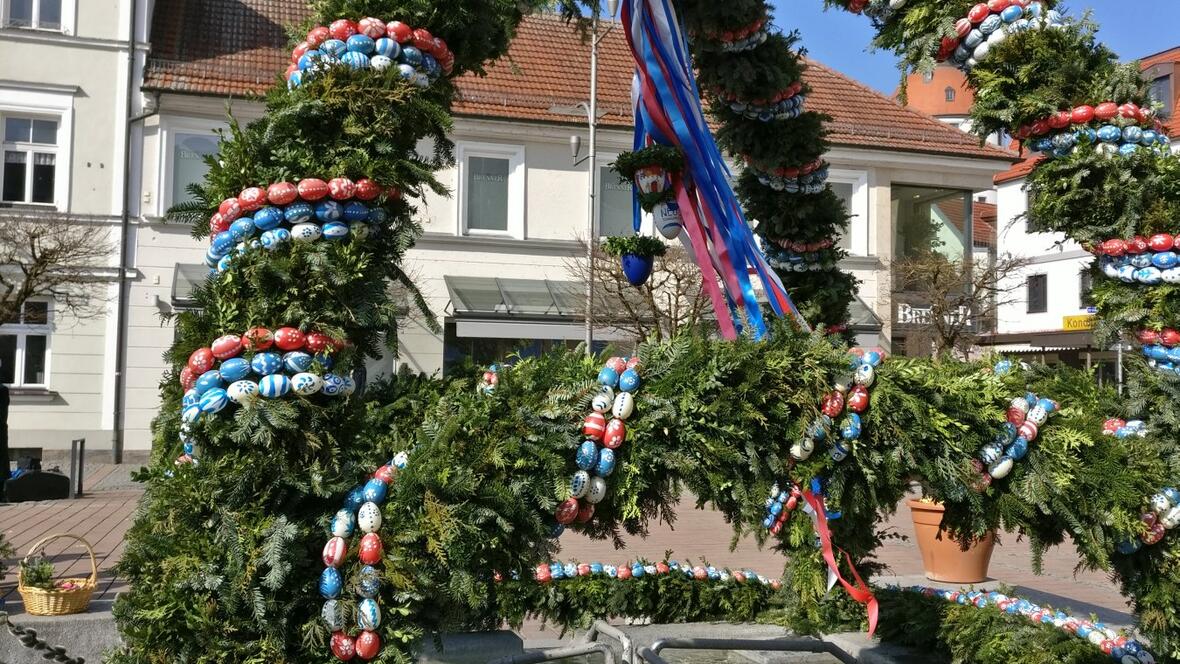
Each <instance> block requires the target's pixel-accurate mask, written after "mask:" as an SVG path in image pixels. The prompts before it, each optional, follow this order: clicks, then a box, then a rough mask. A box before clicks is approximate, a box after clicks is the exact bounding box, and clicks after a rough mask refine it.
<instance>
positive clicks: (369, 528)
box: [356, 501, 381, 533]
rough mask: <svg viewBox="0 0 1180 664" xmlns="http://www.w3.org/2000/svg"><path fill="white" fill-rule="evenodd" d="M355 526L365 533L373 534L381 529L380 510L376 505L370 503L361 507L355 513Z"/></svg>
mask: <svg viewBox="0 0 1180 664" xmlns="http://www.w3.org/2000/svg"><path fill="white" fill-rule="evenodd" d="M356 525H358V526H360V529H361V531H362V532H365V533H375V532H377V531H378V530H380V529H381V508H380V507H377V503H374V502H371V501H370V502H367V503H365V504H364V505H361V508H360V509H359V510H357V513H356Z"/></svg>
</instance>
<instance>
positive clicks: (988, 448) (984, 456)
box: [979, 443, 1004, 466]
mask: <svg viewBox="0 0 1180 664" xmlns="http://www.w3.org/2000/svg"><path fill="white" fill-rule="evenodd" d="M1002 456H1004V446H1003V445H1002V444H1000V443H988V444H987V445H984V446H983V449H981V450H980V451H979V460H980V461H983V462H984V463H986V464H988V465H989V466H990V465H991V464H993V463H995V462H996V461H999V459H1000V457H1002Z"/></svg>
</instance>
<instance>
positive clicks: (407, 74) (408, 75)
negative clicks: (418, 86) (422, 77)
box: [397, 62, 417, 80]
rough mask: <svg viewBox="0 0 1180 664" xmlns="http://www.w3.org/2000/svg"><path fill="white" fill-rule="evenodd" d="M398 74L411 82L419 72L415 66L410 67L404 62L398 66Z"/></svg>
mask: <svg viewBox="0 0 1180 664" xmlns="http://www.w3.org/2000/svg"><path fill="white" fill-rule="evenodd" d="M397 73H398V76H401V77H402V78H403V79H405V80H410V79H412V78H414V74H416V73H417V71H416V70H415V69H414V67H413V65H408V64H406V63H404V62H403V63H402V64H400V65H398V66H397Z"/></svg>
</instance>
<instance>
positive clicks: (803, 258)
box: [765, 245, 836, 272]
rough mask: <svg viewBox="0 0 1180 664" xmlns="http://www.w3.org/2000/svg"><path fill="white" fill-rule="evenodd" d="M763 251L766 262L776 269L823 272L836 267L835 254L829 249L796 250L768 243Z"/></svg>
mask: <svg viewBox="0 0 1180 664" xmlns="http://www.w3.org/2000/svg"><path fill="white" fill-rule="evenodd" d="M765 253H766V262H768V263H770V266H771V267H773V268H775V269H776V270H784V271H792V272H823V271H830V270H835V269H836V256H835V253H834V252H832V251H831V250H817V251H805V252H796V251H792V250H790V249H783V248H780V247H776V246H774V245H770V246H768V247H766V251H765Z"/></svg>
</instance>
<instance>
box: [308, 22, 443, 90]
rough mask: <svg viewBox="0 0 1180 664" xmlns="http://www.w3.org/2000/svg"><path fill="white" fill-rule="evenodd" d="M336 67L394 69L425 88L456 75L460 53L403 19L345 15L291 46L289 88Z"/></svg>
mask: <svg viewBox="0 0 1180 664" xmlns="http://www.w3.org/2000/svg"><path fill="white" fill-rule="evenodd" d="M334 66H347V67H349V68H351V69H374V70H377V71H384V70H387V69H391V70H393V71H395V72H396V73H397V74H398V76H400V77H401V78H402V79H405V80H407V81H409V82H410V83H412V84H413V85H415V86H417V87H420V88H424V87H426V86H428V85H430V84H431V83H432V82H434V81H437V80H438V79H439V78H441V77H442V76H447V75H450V74H451V72H452V71H453V70H454V67H455V54H454V53H453V52H451V50H450V49H449V48H447V44H446V42H444V41H443V40H441V39H439V38H438V37H435V36H434V35H432V34H430V31H429V30H426V29H425V28H418V29H416V30H415V29H413V28H411V27H410V26H409V25H406V24H405V23H402V22H401V21H390V22H388V23H386V22H385V21H382V20H381V19H377V18H372V17H367V18H362V19H360V20H359V21H355V22H354V21H351V20H349V19H345V18H342V19H338V20H335V21H333V22H332V23H331V25H329V26H327V27H325V26H322V25H319V26H316V27H314V28H312V29H311V30H310V31H309V32H308V33H307V37H306V38H305V39H304V40H303V41H302V42H300V43H299V44H298V45H296V46H295V48H294V49H293V50H292V51H291V64H290V66H288V67H287V73H286V79H287V87H288V88H292V89H293V88H297V87H299V86H300V85H302V84H303V82H304V81H307V80H310V79H311V78H312V77H314V76H315V75H316V74H317V73H319V72H321V71H323V70H325V69H327V68H329V67H334Z"/></svg>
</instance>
